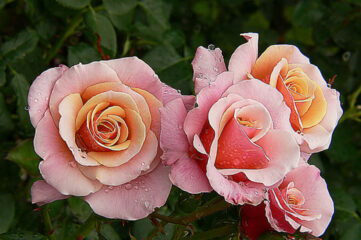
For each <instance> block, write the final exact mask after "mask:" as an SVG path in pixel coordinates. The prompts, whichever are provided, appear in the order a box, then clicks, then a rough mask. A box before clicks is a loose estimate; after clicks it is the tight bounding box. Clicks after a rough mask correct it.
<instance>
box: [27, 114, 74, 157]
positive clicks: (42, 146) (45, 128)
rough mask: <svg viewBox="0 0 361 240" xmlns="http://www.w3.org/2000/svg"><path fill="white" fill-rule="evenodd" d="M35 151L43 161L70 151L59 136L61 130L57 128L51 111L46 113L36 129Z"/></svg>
mask: <svg viewBox="0 0 361 240" xmlns="http://www.w3.org/2000/svg"><path fill="white" fill-rule="evenodd" d="M34 149H35V152H36V153H37V154H38V155H39V156H40V157H41V158H43V159H46V158H48V157H49V156H51V155H53V154H56V153H59V152H67V151H69V149H68V147H67V146H66V144H65V142H64V140H63V139H62V138H61V137H60V135H59V129H58V128H57V127H56V126H55V123H54V121H53V118H52V117H51V114H50V112H49V110H47V111H46V112H45V114H44V117H43V118H42V119H41V120H40V121H39V123H38V125H37V127H36V129H35V136H34Z"/></svg>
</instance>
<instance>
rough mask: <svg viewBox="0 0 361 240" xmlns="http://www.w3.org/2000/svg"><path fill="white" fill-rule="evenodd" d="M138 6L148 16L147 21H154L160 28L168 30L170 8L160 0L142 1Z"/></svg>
mask: <svg viewBox="0 0 361 240" xmlns="http://www.w3.org/2000/svg"><path fill="white" fill-rule="evenodd" d="M140 6H141V7H142V8H143V9H144V11H145V12H146V13H147V15H148V21H152V20H153V21H155V22H156V23H157V24H158V25H159V26H160V27H161V28H163V29H168V28H169V27H170V25H169V15H170V12H171V7H170V5H169V4H167V3H165V2H164V1H162V0H144V1H142V2H140Z"/></svg>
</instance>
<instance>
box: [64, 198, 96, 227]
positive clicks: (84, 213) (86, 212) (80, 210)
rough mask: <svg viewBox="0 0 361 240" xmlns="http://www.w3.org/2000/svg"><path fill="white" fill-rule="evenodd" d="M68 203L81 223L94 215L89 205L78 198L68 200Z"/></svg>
mask: <svg viewBox="0 0 361 240" xmlns="http://www.w3.org/2000/svg"><path fill="white" fill-rule="evenodd" d="M68 203H69V206H70V209H71V211H72V213H73V214H74V215H75V216H76V217H77V218H78V219H79V220H80V221H81V222H83V223H84V222H85V221H86V220H87V219H88V217H89V216H90V215H91V214H92V212H93V211H92V210H91V208H90V206H89V204H88V203H86V202H85V201H84V200H83V199H81V198H77V197H71V198H68Z"/></svg>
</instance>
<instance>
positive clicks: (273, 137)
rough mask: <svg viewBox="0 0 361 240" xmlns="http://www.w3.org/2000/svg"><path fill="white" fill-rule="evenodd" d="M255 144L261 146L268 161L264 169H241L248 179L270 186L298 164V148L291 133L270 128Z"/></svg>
mask: <svg viewBox="0 0 361 240" xmlns="http://www.w3.org/2000/svg"><path fill="white" fill-rule="evenodd" d="M256 144H258V145H259V146H261V147H262V149H263V151H265V153H266V156H267V157H268V158H269V159H270V162H269V165H268V167H267V168H264V169H257V170H256V171H254V170H253V171H252V170H243V171H242V172H243V173H244V174H246V176H247V178H248V179H249V180H251V181H253V182H259V183H262V184H264V185H265V186H271V185H273V184H275V183H277V182H278V181H279V180H281V179H282V178H283V177H284V176H285V175H286V174H287V173H288V172H289V171H291V170H292V169H294V168H296V167H297V166H298V162H299V159H300V150H299V146H298V144H297V142H296V140H295V139H294V138H293V136H292V134H291V133H289V132H286V131H283V130H270V131H268V133H267V134H266V135H265V136H264V137H262V138H261V139H259V140H258V141H257V142H256Z"/></svg>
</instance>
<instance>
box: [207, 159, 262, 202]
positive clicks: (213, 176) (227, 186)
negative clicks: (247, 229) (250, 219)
mask: <svg viewBox="0 0 361 240" xmlns="http://www.w3.org/2000/svg"><path fill="white" fill-rule="evenodd" d="M207 177H208V180H209V183H210V184H211V186H212V188H213V190H215V191H216V192H217V193H218V194H220V195H222V196H223V197H224V199H225V200H226V201H227V202H229V203H232V204H240V205H242V204H246V203H247V204H251V205H253V206H256V205H258V204H260V203H261V202H262V201H263V200H264V199H265V186H263V185H262V184H260V183H252V182H248V183H243V182H239V183H236V182H234V181H232V180H228V179H227V178H225V177H224V176H223V175H222V174H221V173H220V172H219V171H218V170H217V169H216V168H215V167H214V165H213V164H212V162H210V161H208V164H207Z"/></svg>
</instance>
